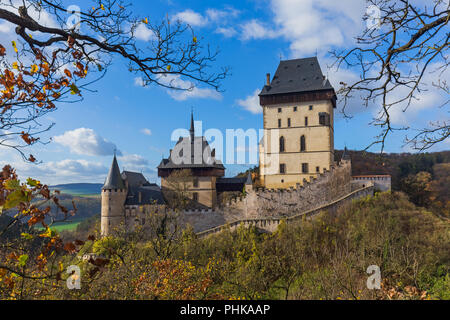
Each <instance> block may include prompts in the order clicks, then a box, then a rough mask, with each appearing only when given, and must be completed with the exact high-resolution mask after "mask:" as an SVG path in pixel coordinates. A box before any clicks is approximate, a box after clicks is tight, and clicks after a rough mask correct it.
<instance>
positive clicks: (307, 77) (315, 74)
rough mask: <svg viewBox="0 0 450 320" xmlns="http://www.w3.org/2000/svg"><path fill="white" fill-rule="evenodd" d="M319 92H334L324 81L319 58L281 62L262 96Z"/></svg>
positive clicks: (328, 83)
mask: <svg viewBox="0 0 450 320" xmlns="http://www.w3.org/2000/svg"><path fill="white" fill-rule="evenodd" d="M317 90H334V89H333V87H332V86H331V84H330V82H329V81H328V79H324V77H323V74H322V70H321V69H320V65H319V61H318V60H317V57H311V58H304V59H293V60H284V61H280V64H279V65H278V69H277V71H276V72H275V76H274V77H273V78H272V82H271V83H270V86H267V85H265V86H264V88H263V89H262V91H261V93H260V94H259V95H260V96H264V95H272V94H280V93H294V92H306V91H317Z"/></svg>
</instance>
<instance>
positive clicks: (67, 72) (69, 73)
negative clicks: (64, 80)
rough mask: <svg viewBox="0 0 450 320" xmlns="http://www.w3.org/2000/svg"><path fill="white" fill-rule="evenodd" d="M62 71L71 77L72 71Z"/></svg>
mask: <svg viewBox="0 0 450 320" xmlns="http://www.w3.org/2000/svg"><path fill="white" fill-rule="evenodd" d="M64 73H65V74H66V76H68V77H69V78H72V73H71V72H70V71H69V70H67V69H65V70H64Z"/></svg>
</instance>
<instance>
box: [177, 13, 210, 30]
mask: <svg viewBox="0 0 450 320" xmlns="http://www.w3.org/2000/svg"><path fill="white" fill-rule="evenodd" d="M172 19H174V20H179V21H181V22H184V23H187V24H189V25H191V26H193V27H201V26H204V25H206V24H207V22H208V19H207V18H205V17H203V16H202V15H201V14H199V13H197V12H195V11H193V10H191V9H187V10H185V11H182V12H178V13H177V14H175V15H173V16H172Z"/></svg>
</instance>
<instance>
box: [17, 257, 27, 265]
mask: <svg viewBox="0 0 450 320" xmlns="http://www.w3.org/2000/svg"><path fill="white" fill-rule="evenodd" d="M18 261H19V266H20V267H25V264H26V263H27V261H28V255H27V254H22V255H21V256H20V257H19V260H18Z"/></svg>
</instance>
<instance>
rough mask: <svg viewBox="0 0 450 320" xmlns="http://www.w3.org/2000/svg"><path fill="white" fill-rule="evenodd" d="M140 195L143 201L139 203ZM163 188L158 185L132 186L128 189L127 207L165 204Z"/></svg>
mask: <svg viewBox="0 0 450 320" xmlns="http://www.w3.org/2000/svg"><path fill="white" fill-rule="evenodd" d="M139 193H140V194H141V201H139ZM164 203H165V202H164V197H163V195H162V192H161V188H160V187H159V186H158V185H157V184H150V183H149V184H148V185H144V186H132V187H130V188H129V189H128V195H127V200H126V201H125V205H145V204H164Z"/></svg>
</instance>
